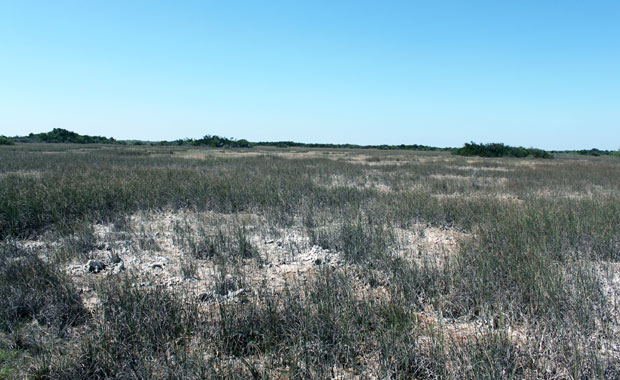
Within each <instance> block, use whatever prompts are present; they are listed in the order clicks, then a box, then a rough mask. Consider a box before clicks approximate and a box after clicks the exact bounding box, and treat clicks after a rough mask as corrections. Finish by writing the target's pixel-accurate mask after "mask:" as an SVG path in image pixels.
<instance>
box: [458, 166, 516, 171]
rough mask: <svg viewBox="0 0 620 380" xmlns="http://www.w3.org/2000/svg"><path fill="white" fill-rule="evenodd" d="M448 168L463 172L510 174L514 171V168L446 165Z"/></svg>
mask: <svg viewBox="0 0 620 380" xmlns="http://www.w3.org/2000/svg"><path fill="white" fill-rule="evenodd" d="M446 168H449V169H457V170H463V171H474V172H475V171H481V172H484V171H488V172H504V173H506V172H510V171H513V170H514V169H513V168H507V167H500V166H470V165H468V166H459V165H446Z"/></svg>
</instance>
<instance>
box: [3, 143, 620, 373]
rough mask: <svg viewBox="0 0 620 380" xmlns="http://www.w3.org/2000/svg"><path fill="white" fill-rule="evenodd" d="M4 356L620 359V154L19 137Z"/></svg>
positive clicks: (205, 364) (117, 366) (312, 365)
mask: <svg viewBox="0 0 620 380" xmlns="http://www.w3.org/2000/svg"><path fill="white" fill-rule="evenodd" d="M0 237H1V238H2V243H1V244H0V249H1V252H0V378H7V379H8V378H40V379H44V378H53V379H103V378H118V379H121V378H122V379H151V378H160V379H199V378H200V379H202V378H205V379H211V378H213V379H234V378H236V379H248V378H254V379H328V378H337V379H414V378H415V379H435V378H441V379H461V378H471V379H477V378H485V379H497V378H514V379H523V378H549V379H595V378H608V379H616V378H618V377H619V376H620V345H619V344H620V338H619V337H620V335H619V334H620V331H619V330H620V321H619V314H618V307H619V305H618V299H619V298H618V297H619V296H620V264H619V260H620V159H618V158H615V157H594V158H586V157H577V156H569V155H565V156H556V158H555V159H553V160H534V159H508V158H503V159H496V158H494V159H490V158H471V157H458V156H452V155H450V154H448V153H443V152H426V153H419V152H411V151H373V150H321V149H314V150H307V149H285V150H276V149H269V148H266V147H265V148H260V149H259V148H253V149H249V150H247V149H246V150H217V149H193V148H187V147H152V146H138V147H135V146H134V147H132V146H113V145H106V146H98V145H92V146H90V145H89V146H77V145H55V144H40V145H38V144H16V145H13V146H5V147H0Z"/></svg>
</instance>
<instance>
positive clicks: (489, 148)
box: [453, 141, 553, 158]
mask: <svg viewBox="0 0 620 380" xmlns="http://www.w3.org/2000/svg"><path fill="white" fill-rule="evenodd" d="M453 153H454V154H458V155H460V156H480V157H534V158H553V156H552V155H551V154H550V153H549V152H547V151H544V150H542V149H536V148H523V147H512V146H508V145H504V144H502V143H490V144H476V143H475V142H473V141H472V142H471V143H465V144H464V145H463V147H462V148H458V149H455V150H454V151H453Z"/></svg>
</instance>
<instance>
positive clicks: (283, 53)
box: [0, 0, 620, 150]
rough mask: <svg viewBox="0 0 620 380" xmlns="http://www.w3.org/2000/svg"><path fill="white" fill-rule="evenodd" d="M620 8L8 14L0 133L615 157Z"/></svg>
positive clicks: (0, 9)
mask: <svg viewBox="0 0 620 380" xmlns="http://www.w3.org/2000/svg"><path fill="white" fill-rule="evenodd" d="M618 20H620V1H595V0H593V1H570V0H567V1H542V0H538V1H512V2H509V1H425V2H421V1H402V2H401V1H391V2H390V1H307V2H302V1H286V2H285V1H282V2H275V1H268V2H267V1H248V2H242V1H218V2H210V1H194V2H193V1H167V2H161V1H159V2H158V1H94V0H93V1H61V0H57V1H27V0H16V1H6V0H0V42H1V43H0V134H4V135H23V134H27V133H30V132H43V131H48V130H50V129H52V128H66V129H70V130H74V131H76V132H79V133H83V134H93V135H104V136H113V137H115V138H119V139H143V140H160V139H168V140H171V139H177V138H184V137H201V136H203V135H205V134H217V135H223V136H226V137H235V138H246V139H249V140H252V141H273V140H294V141H303V142H331V143H345V142H349V143H358V144H382V143H386V144H401V143H405V144H416V143H417V144H427V145H434V146H461V145H462V144H463V143H464V142H466V141H472V140H473V141H476V142H504V143H507V144H511V145H523V146H535V147H541V148H547V149H575V148H590V147H598V148H602V149H614V150H615V149H618V148H620V22H619V21H618Z"/></svg>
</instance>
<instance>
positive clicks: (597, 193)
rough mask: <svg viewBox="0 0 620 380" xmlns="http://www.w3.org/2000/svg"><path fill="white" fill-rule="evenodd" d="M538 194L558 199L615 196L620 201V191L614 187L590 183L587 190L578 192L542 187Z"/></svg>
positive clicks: (536, 193)
mask: <svg viewBox="0 0 620 380" xmlns="http://www.w3.org/2000/svg"><path fill="white" fill-rule="evenodd" d="M534 194H535V195H536V196H539V197H543V198H549V199H557V198H566V199H575V200H581V199H595V198H610V197H615V198H617V199H618V200H619V201H620V193H619V192H618V191H616V190H613V189H607V188H604V187H603V186H596V185H590V186H587V187H586V189H585V191H582V192H576V191H566V190H557V189H554V190H550V189H541V190H537V191H536V192H535V193H534Z"/></svg>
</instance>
